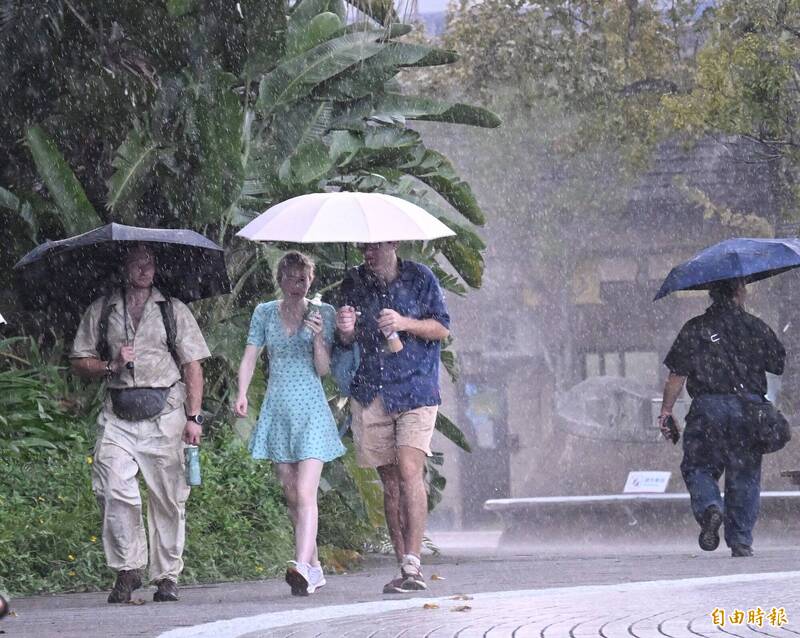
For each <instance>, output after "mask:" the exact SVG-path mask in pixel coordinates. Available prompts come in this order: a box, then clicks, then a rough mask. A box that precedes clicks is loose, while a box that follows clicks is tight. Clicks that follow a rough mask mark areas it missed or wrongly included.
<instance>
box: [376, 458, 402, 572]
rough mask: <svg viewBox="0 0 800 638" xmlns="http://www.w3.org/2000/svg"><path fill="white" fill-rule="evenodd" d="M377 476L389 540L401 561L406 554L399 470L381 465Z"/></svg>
mask: <svg viewBox="0 0 800 638" xmlns="http://www.w3.org/2000/svg"><path fill="white" fill-rule="evenodd" d="M378 474H379V475H380V477H381V482H382V483H383V511H384V514H385V515H386V526H387V527H388V528H389V539H390V540H391V541H392V547H393V548H394V554H395V556H396V557H397V562H398V563H400V562H402V561H403V555H404V554H405V553H406V542H405V520H404V517H403V509H402V507H401V505H400V470H399V468H398V466H397V465H382V466H381V467H379V468H378Z"/></svg>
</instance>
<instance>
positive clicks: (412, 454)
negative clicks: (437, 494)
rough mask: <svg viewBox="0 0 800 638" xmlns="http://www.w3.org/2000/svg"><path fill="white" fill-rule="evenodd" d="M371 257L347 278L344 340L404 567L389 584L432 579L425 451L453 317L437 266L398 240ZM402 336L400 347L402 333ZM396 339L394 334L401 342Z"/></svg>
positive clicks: (357, 430)
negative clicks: (401, 247)
mask: <svg viewBox="0 0 800 638" xmlns="http://www.w3.org/2000/svg"><path fill="white" fill-rule="evenodd" d="M361 249H362V251H363V253H364V264H363V265H361V266H359V267H358V268H356V269H353V270H351V271H350V272H348V274H347V276H346V277H345V279H344V281H343V282H342V288H341V295H342V299H343V300H344V304H345V305H344V306H342V307H341V308H339V311H338V313H337V317H336V328H337V339H338V340H339V342H340V344H341V345H344V346H349V345H351V344H353V343H357V344H358V346H359V350H360V365H359V367H358V370H356V373H355V377H354V379H353V384H352V386H351V388H350V392H351V404H350V405H351V412H352V415H353V422H352V429H353V437H354V440H355V444H356V456H357V459H358V462H359V465H361V466H362V467H375V468H377V470H378V473H379V474H380V477H381V481H382V482H383V489H384V509H385V512H386V522H387V525H388V527H389V535H390V537H391V540H392V545H393V546H394V551H395V555H396V556H397V560H398V563H399V564H400V576H399V577H397V578H394V579H393V580H392V581H390V582H389V583H387V584H386V586H385V587H384V589H383V591H384V593H407V592H413V591H419V590H424V589H426V588H427V587H426V584H425V580H424V578H423V576H422V570H421V568H420V549H421V545H422V535H423V533H424V531H425V523H426V518H427V512H428V505H427V495H426V491H425V484H424V471H425V457H426V456H430V454H431V450H430V443H431V437H432V436H433V430H434V426H435V424H436V414H437V410H438V405H439V403H441V400H440V398H439V352H440V349H441V347H440V342H441V341H442V340H443V339H445V338H447V336H448V335H449V333H450V332H449V327H450V317H449V315H448V313H447V308H446V306H445V302H444V296H443V294H442V290H441V288H440V286H439V282H438V280H437V279H436V276H435V275H434V274H433V272H431V270H430V269H429V268H427V267H426V266H424V265H422V264H418V263H415V262H412V261H407V260H401V259H399V258H398V257H397V242H378V243H370V244H364V245H362V246H361ZM398 340H399V342H400V343H401V344H402V348H399V346H398V343H397V341H398ZM393 341H394V343H393Z"/></svg>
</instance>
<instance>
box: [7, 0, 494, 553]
mask: <svg viewBox="0 0 800 638" xmlns="http://www.w3.org/2000/svg"><path fill="white" fill-rule="evenodd" d="M349 4H351V5H352V6H355V7H358V8H360V9H361V10H363V11H364V12H365V14H366V15H368V16H371V17H372V18H374V19H375V20H376V21H377V24H376V23H374V22H371V21H369V20H368V19H364V20H362V21H360V22H357V23H354V24H349V25H346V26H345V22H346V20H345V18H346V12H345V9H344V5H343V3H342V2H340V1H339V0H303V1H301V2H295V3H293V4H291V5H290V4H288V3H284V2H282V1H280V0H268V1H262V0H242V2H239V3H222V2H218V1H217V0H165V1H164V2H144V1H143V0H122V1H121V2H117V3H107V2H102V1H101V0H82V1H81V2H72V3H62V2H60V1H58V0H52V1H50V0H48V1H47V2H42V3H38V4H33V5H26V10H25V11H24V12H22V11H18V10H17V9H19V7H21V6H22V3H21V2H18V1H17V0H9V2H8V3H6V6H13V7H14V10H13V11H12V10H9V11H8V12H7V14H4V15H3V16H2V20H3V24H2V25H0V26H2V28H0V55H2V57H3V59H4V60H6V61H11V62H13V63H9V64H6V65H5V66H3V67H0V68H2V69H3V70H2V71H0V79H2V81H1V82H0V97H2V98H3V100H4V112H3V114H2V116H0V117H2V121H3V124H4V126H2V127H0V143H2V144H3V145H4V148H8V149H9V153H8V156H7V158H4V159H3V160H2V161H0V175H2V180H0V183H1V184H2V186H3V187H7V188H3V190H1V191H0V206H3V207H5V209H7V210H8V211H10V214H13V215H15V216H16V218H17V219H18V220H21V221H20V224H24V225H25V227H26V228H27V229H28V232H27V235H29V236H27V237H25V238H24V239H19V240H18V239H17V238H16V237H15V238H14V245H13V247H12V250H13V252H14V254H15V258H17V257H18V256H21V254H22V252H23V251H24V250H26V249H28V248H30V243H31V240H32V239H33V240H36V239H38V236H39V235H41V236H47V237H51V238H58V237H63V236H66V235H71V234H75V233H77V232H80V231H83V230H87V229H88V228H91V227H95V226H98V225H100V224H101V223H103V222H105V221H125V222H129V223H135V224H137V225H142V226H146V225H157V226H162V227H189V228H194V229H196V230H198V231H200V232H202V233H204V234H206V235H207V236H209V237H211V238H212V239H214V240H215V241H217V242H218V243H220V244H221V245H223V246H224V247H225V249H226V256H227V260H228V265H229V270H230V275H231V279H232V282H233V285H234V292H233V294H231V295H230V296H228V297H227V298H223V299H216V300H209V301H206V302H203V303H201V304H197V305H196V306H195V308H194V309H195V311H196V312H197V315H198V319H199V320H200V323H201V326H202V327H203V328H204V329H205V330H206V331H207V333H208V334H209V341H210V342H211V343H212V344H213V351H214V352H215V355H216V356H215V357H214V359H212V360H211V361H209V362H208V363H207V364H206V374H207V387H208V389H209V392H208V393H207V401H206V407H210V408H211V409H212V411H213V413H214V415H215V417H216V418H215V424H214V425H213V428H214V432H215V434H216V433H218V432H220V431H221V430H223V429H224V428H223V427H222V426H221V425H220V424H221V423H223V422H224V420H225V419H226V418H227V417H229V416H230V411H229V409H228V407H227V406H228V405H229V403H230V394H231V392H232V389H233V388H234V387H235V384H236V381H235V373H236V367H237V365H238V357H239V356H240V353H241V348H242V343H243V342H242V341H241V335H242V331H243V329H244V328H243V326H242V324H243V323H244V322H246V319H247V317H249V312H250V310H251V309H252V307H253V306H254V304H255V303H256V302H258V301H264V300H267V299H269V298H271V297H272V296H273V290H274V282H273V280H272V277H271V269H272V268H273V267H274V262H275V257H276V253H278V252H279V251H278V249H277V248H275V247H270V248H264V247H262V246H257V245H254V244H252V243H244V242H241V241H238V240H236V239H234V234H235V232H236V231H237V230H238V229H239V228H240V227H241V226H243V225H244V224H245V223H247V222H248V221H249V220H250V219H252V218H253V217H254V216H255V215H256V214H258V213H260V212H262V211H263V210H264V209H266V208H267V207H268V206H270V205H272V204H274V203H277V202H279V201H282V200H284V199H286V198H288V197H291V196H293V195H298V194H301V193H306V192H313V191H320V190H332V189H336V188H339V189H344V190H358V191H378V192H385V193H389V194H392V195H396V196H399V197H403V198H405V199H408V200H409V201H412V202H414V203H417V204H420V205H422V206H423V207H426V208H428V209H429V210H432V211H435V212H436V213H437V215H439V216H440V217H441V218H443V219H445V220H446V221H447V220H451V219H454V218H456V219H458V218H459V217H463V220H461V223H460V224H455V225H454V228H455V229H456V230H457V232H458V233H459V237H458V238H455V239H454V240H450V241H446V242H443V243H438V242H431V243H429V244H427V245H422V244H421V243H416V244H409V245H408V246H405V247H404V248H403V250H404V256H405V257H408V258H412V259H416V260H419V261H421V262H423V263H426V264H427V265H429V266H431V267H432V268H433V269H434V270H435V272H437V274H438V275H439V276H440V277H441V278H442V282H443V285H444V286H445V287H446V288H447V289H448V290H451V291H454V292H456V293H457V294H464V293H465V292H466V289H467V287H478V286H480V284H481V278H482V271H483V258H482V255H481V253H482V251H483V250H484V249H485V246H484V245H483V244H482V242H481V241H480V240H479V239H478V237H477V234H476V232H475V230H474V228H473V226H474V225H481V224H483V223H484V219H485V217H484V215H483V213H482V211H481V210H480V207H479V205H478V202H477V200H476V198H475V196H474V194H473V192H472V190H471V189H470V187H469V185H468V184H467V183H466V182H464V181H463V180H462V179H461V178H460V177H459V175H458V174H457V172H456V171H455V169H454V167H453V166H452V164H451V163H450V162H449V161H448V160H447V158H446V157H445V156H444V155H442V154H441V153H438V152H436V151H433V150H431V149H429V148H427V147H426V146H425V144H424V142H423V138H422V136H421V135H420V134H419V133H418V132H417V131H415V130H413V129H412V128H410V127H409V126H408V125H407V123H408V121H413V120H414V119H420V120H435V121H440V122H443V123H446V124H455V123H457V124H463V125H472V126H481V127H486V128H492V127H496V126H498V125H499V123H500V122H499V119H498V118H497V117H496V116H495V115H494V114H493V113H491V112H489V111H488V110H486V109H482V108H479V107H474V106H471V105H469V104H465V103H462V102H452V101H443V100H432V99H427V98H424V97H418V96H404V95H402V94H401V93H400V91H401V87H400V85H399V83H398V81H397V78H398V76H399V74H400V73H401V71H403V70H404V69H409V68H414V69H417V70H419V69H424V68H428V67H432V66H439V65H447V64H452V63H454V62H455V61H456V59H457V55H456V54H455V53H454V52H452V51H450V50H446V49H442V48H439V47H437V46H432V45H427V44H421V43H412V42H403V41H399V40H398V38H401V37H403V36H405V35H406V34H408V33H409V30H410V27H409V26H408V25H399V24H396V23H392V20H393V17H394V9H393V7H392V5H391V3H390V2H374V1H372V0H370V2H368V3H364V2H360V1H356V0H354V1H353V2H350V3H349ZM23 50H24V51H27V52H29V53H30V55H29V56H27V57H25V58H24V59H20V58H19V57H18V53H19V51H23ZM352 113H357V116H354V115H352ZM45 131H46V132H45ZM21 138H24V139H25V140H26V142H27V144H25V145H21V144H19V143H18V140H19V139H21ZM42 183H44V186H45V187H46V188H45V189H42ZM39 193H43V194H44V195H45V197H43V196H42V195H40V194H39ZM439 196H441V198H440V197H439ZM437 200H438V203H437ZM442 201H444V202H445V203H444V204H442V203H441V202H442ZM442 206H444V207H445V209H444V210H442V209H441V208H440V207H442ZM4 214H6V213H4ZM280 248H286V247H285V246H281V247H280ZM307 249H308V252H311V253H312V255H313V256H315V257H316V258H317V262H318V286H319V287H320V288H328V287H333V286H335V285H336V283H337V282H338V280H339V279H340V278H341V275H342V270H343V268H344V259H343V258H342V255H341V247H336V248H331V247H329V246H314V247H307ZM351 263H352V262H351ZM0 276H2V277H5V278H6V279H5V283H6V284H8V281H9V280H8V277H9V275H8V273H2V274H0ZM6 287H9V288H10V285H7V286H6ZM226 330H227V332H226ZM237 347H238V349H239V352H238V353H237V352H236V351H237ZM450 363H453V362H452V361H451V362H450ZM450 368H451V369H455V366H454V365H451V366H450ZM351 470H352V471H350V473H349V474H350V477H351V478H353V477H357V476H358V474H357V472H356V470H355V469H352V468H351ZM362 478H363V477H362ZM358 483H359V481H356V484H358ZM360 483H362V484H363V485H361V486H360V487H359V486H356V487H355V488H354V489H355V490H356V491H357V492H358V494H359V496H360V497H361V498H362V499H370V498H372V499H373V500H374V494H372V495H370V494H368V492H369V490H368V489H367V490H365V489H364V485H367V484H368V483H369V481H368V480H367V481H360ZM351 487H352V486H351ZM373 491H374V490H373ZM339 497H341V498H340V501H341V502H339V505H341V504H342V503H343V504H344V505H345V506H347V507H348V508H349V509H351V510H353V508H355V504H354V502H349V504H348V502H347V501H348V500H349V499H350V495H342V494H339V495H338V496H337V498H339ZM326 498H327V497H326ZM330 498H333V497H332V496H331V497H330ZM337 502H338V501H337ZM339 505H337V507H338V506H339ZM366 507H367V508H368V509H372V510H374V507H373V506H372V505H367V506H366ZM356 509H357V508H356ZM371 517H372V519H373V524H374V523H375V521H376V520H377V519H376V517H375V516H372V515H371ZM205 558H208V559H209V560H210V561H211V562H212V563H216V562H217V561H218V560H219V557H216V556H208V557H205V556H204V559H205Z"/></svg>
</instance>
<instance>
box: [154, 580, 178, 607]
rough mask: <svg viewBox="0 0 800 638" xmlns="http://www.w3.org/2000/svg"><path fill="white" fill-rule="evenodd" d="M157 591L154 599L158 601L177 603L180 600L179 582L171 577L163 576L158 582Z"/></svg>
mask: <svg viewBox="0 0 800 638" xmlns="http://www.w3.org/2000/svg"><path fill="white" fill-rule="evenodd" d="M156 587H158V589H156V593H155V594H153V600H154V601H155V602H157V603H176V602H178V600H179V598H178V583H176V582H175V581H174V580H170V579H169V578H162V579H161V580H159V581H158V582H157V583H156Z"/></svg>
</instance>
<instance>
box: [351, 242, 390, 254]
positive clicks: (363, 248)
mask: <svg viewBox="0 0 800 638" xmlns="http://www.w3.org/2000/svg"><path fill="white" fill-rule="evenodd" d="M389 243H390V242H388V241H376V242H374V243H370V244H356V248H358V249H359V250H360V251H361V252H362V253H363V252H366V251H368V250H377V249H378V248H383V247H384V246H386V245H387V244H389Z"/></svg>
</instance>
